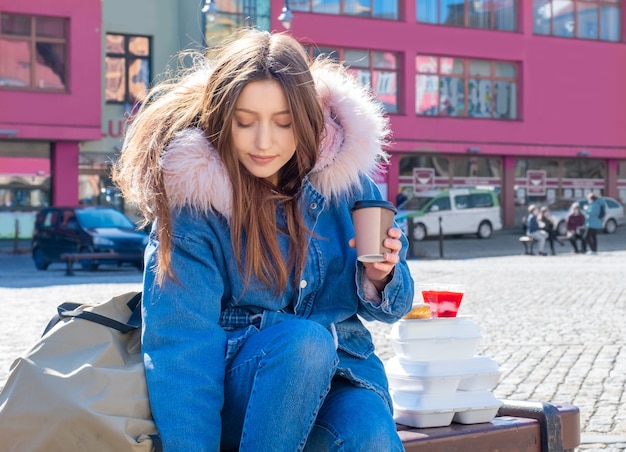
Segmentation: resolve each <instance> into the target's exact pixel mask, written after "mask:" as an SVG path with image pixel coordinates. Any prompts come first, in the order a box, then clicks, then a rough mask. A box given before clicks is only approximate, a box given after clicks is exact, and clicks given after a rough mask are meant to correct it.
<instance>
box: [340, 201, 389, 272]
mask: <svg viewBox="0 0 626 452" xmlns="http://www.w3.org/2000/svg"><path fill="white" fill-rule="evenodd" d="M351 213H352V222H353V224H354V238H355V239H356V252H357V256H358V257H357V259H358V260H360V261H361V262H383V261H384V258H383V253H386V252H390V251H391V250H390V249H389V248H385V247H384V246H383V241H384V240H385V239H386V238H387V231H389V228H391V227H392V226H393V217H394V215H395V214H396V208H395V207H394V205H393V204H392V203H391V202H389V201H379V200H364V201H357V202H355V203H354V206H353V207H352V209H351Z"/></svg>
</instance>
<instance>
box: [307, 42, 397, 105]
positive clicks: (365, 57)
mask: <svg viewBox="0 0 626 452" xmlns="http://www.w3.org/2000/svg"><path fill="white" fill-rule="evenodd" d="M308 50H309V52H310V53H311V57H313V58H315V57H317V56H318V55H327V56H329V57H331V58H333V59H336V60H337V61H341V62H343V64H345V65H346V66H347V67H348V72H349V73H351V74H352V75H354V76H355V77H356V79H357V80H358V81H359V82H361V84H363V85H365V86H367V87H368V88H369V89H370V90H371V91H372V93H373V94H374V95H375V96H376V98H377V99H378V100H379V101H380V102H381V103H382V104H383V106H384V108H385V111H386V112H387V113H398V112H399V108H400V107H399V98H400V96H399V93H398V87H399V86H400V85H399V83H398V81H399V67H398V55H397V54H396V53H394V52H385V51H375V50H359V49H335V48H328V47H326V48H317V47H315V48H313V47H309V48H308Z"/></svg>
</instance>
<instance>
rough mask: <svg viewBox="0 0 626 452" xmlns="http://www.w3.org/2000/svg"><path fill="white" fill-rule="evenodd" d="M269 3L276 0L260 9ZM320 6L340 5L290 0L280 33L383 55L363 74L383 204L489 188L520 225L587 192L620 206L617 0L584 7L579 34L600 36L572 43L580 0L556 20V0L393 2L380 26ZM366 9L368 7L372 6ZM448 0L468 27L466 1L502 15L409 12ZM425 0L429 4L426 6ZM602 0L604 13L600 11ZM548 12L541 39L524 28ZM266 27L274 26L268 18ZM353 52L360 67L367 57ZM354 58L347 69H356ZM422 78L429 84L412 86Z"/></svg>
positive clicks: (622, 153)
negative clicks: (567, 27)
mask: <svg viewBox="0 0 626 452" xmlns="http://www.w3.org/2000/svg"><path fill="white" fill-rule="evenodd" d="M282 3H283V2H282V0H275V1H274V2H273V7H274V8H278V7H279V6H282ZM331 3H333V4H337V6H338V7H339V8H343V10H341V9H339V10H338V11H339V12H331V13H330V14H329V13H324V14H322V13H316V12H315V11H314V9H315V8H316V6H315V3H314V2H307V1H298V2H293V1H292V2H290V4H291V5H292V10H294V11H293V12H294V20H293V24H292V28H291V32H292V34H293V35H294V36H296V37H297V38H299V39H301V40H302V42H303V43H305V44H306V43H310V44H311V45H312V46H313V45H314V46H316V47H317V48H320V49H322V50H323V49H325V48H330V49H338V51H339V52H340V55H341V56H342V57H343V56H345V57H346V59H348V58H347V57H348V55H359V52H358V50H366V51H368V52H369V56H370V57H371V58H372V59H375V57H376V54H377V53H378V54H380V53H382V54H383V55H392V58H393V59H395V62H394V63H392V64H391V65H384V64H383V65H380V64H379V65H378V67H380V68H381V70H380V71H378V72H380V74H379V78H378V80H376V77H375V73H376V72H377V69H376V63H375V62H374V63H370V69H371V70H370V72H371V73H370V75H369V76H368V77H369V79H368V81H369V82H370V84H371V85H372V86H373V89H374V91H376V92H377V93H378V95H379V98H381V100H383V102H384V103H385V105H387V101H386V100H385V97H391V99H392V100H391V104H392V105H391V109H390V111H389V117H390V119H391V127H392V131H393V144H392V145H391V146H390V147H389V149H388V151H389V153H390V155H391V161H390V166H389V171H388V173H387V174H386V175H384V176H382V177H381V181H380V182H381V185H382V186H383V187H385V188H386V190H387V196H388V197H389V199H390V200H395V199H396V195H397V194H398V193H400V192H404V194H405V195H408V196H411V195H412V194H414V193H416V192H418V191H421V190H426V189H443V188H446V187H461V186H489V187H492V188H494V189H495V190H498V191H499V192H500V199H501V204H502V213H503V220H504V224H505V226H509V227H510V226H514V225H515V224H519V221H520V218H521V216H522V215H523V213H524V212H525V211H526V207H527V206H528V204H530V203H537V204H549V203H550V202H551V201H553V200H557V199H561V198H578V197H582V196H584V195H585V194H586V193H587V192H589V191H594V192H596V193H599V194H602V195H605V196H611V197H614V198H617V199H619V200H620V201H621V202H622V203H626V127H624V125H625V124H626V108H625V107H624V99H626V84H624V80H626V63H625V61H626V45H625V44H624V33H623V29H624V26H623V24H624V18H625V14H624V13H625V11H624V8H623V5H622V2H621V1H619V2H611V5H607V4H606V2H600V1H595V2H594V5H595V6H597V7H598V9H597V11H600V10H601V11H602V12H601V13H596V16H594V17H596V18H597V20H598V22H597V26H596V25H594V24H591V25H592V26H591V27H587V28H586V29H589V30H590V31H588V33H589V34H590V35H589V36H600V35H597V33H598V32H597V28H600V26H602V27H604V28H603V29H601V32H600V33H601V34H602V36H604V37H605V38H606V36H607V34H608V36H609V38H606V39H605V40H602V39H599V38H598V39H593V38H590V37H589V36H587V37H583V34H582V31H580V30H583V28H582V27H583V25H585V23H584V22H583V20H582V19H581V17H583V16H582V13H583V10H582V8H583V6H585V7H586V6H587V5H582V6H581V2H580V1H577V2H569V3H572V5H574V4H576V5H575V6H576V8H578V9H577V10H575V11H573V12H569V13H568V14H569V16H566V15H565V14H566V12H564V11H557V10H556V8H557V6H558V5H557V4H558V2H550V1H544V2H537V1H535V2H532V1H517V2H516V1H513V0H506V1H503V0H491V1H483V2H468V1H465V2H463V0H458V1H455V2H443V1H439V2H437V1H420V0H404V1H402V0H401V1H400V2H399V3H398V6H397V18H396V19H391V20H390V19H383V18H376V17H372V16H371V15H370V17H367V16H368V11H365V14H361V13H359V12H355V11H354V10H350V6H349V5H350V2H347V1H336V2H330V1H329V2H328V4H331ZM368 3H369V2H368ZM378 3H380V2H371V5H372V7H373V8H375V7H376V5H377V4H378ZM384 3H385V2H383V4H384ZM389 3H395V2H389ZM449 3H455V4H456V6H459V7H463V6H464V7H465V8H466V14H465V17H466V20H470V21H471V20H472V17H471V16H470V9H471V8H477V5H482V7H483V8H484V11H483V13H484V12H485V11H486V10H488V9H489V8H491V10H492V13H490V14H488V13H485V14H483V16H482V17H487V18H491V20H494V18H495V19H496V20H497V19H498V18H499V19H502V17H505V16H502V15H500V16H498V14H499V13H502V14H509V15H508V16H507V17H508V19H509V20H513V21H514V22H511V28H512V30H510V31H501V30H496V29H488V28H475V27H471V26H468V23H469V22H466V23H465V26H463V24H462V23H461V24H460V25H459V23H458V22H457V23H455V24H454V25H449V24H444V23H441V22H440V23H439V24H436V23H435V24H433V23H425V21H424V20H421V21H419V20H418V17H422V18H423V17H424V15H426V14H431V15H432V17H435V20H433V22H437V21H436V18H437V16H436V14H437V13H439V14H440V15H441V14H443V13H442V8H443V7H444V4H449ZM560 3H564V2H560ZM541 4H546V5H548V6H547V7H545V8H549V7H550V6H553V9H552V10H546V11H548V13H547V16H546V14H544V16H539V14H542V13H543V11H538V10H537V8H538V6H541ZM428 5H430V6H431V7H432V5H435V6H434V8H437V5H438V6H439V8H440V9H439V10H438V11H437V10H436V9H432V8H431V11H425V10H427V9H428V7H427V6H428ZM533 5H534V7H533ZM605 7H606V8H609V7H610V8H611V10H610V11H609V12H608V13H607V12H606V11H605V10H604V9H602V8H605ZM420 8H422V9H421V10H419V9H420ZM307 9H308V10H309V11H308V12H306V10H307ZM505 9H507V11H508V12H505V11H504V10H505ZM497 10H499V11H497ZM327 11H331V10H330V9H329V10H327ZM342 11H343V12H342ZM511 11H513V13H511ZM475 13H476V10H475V9H474V10H473V12H472V14H475ZM609 13H610V14H611V15H612V16H611V19H612V20H613V22H612V25H611V27H612V28H610V29H609V27H608V26H607V25H606V21H605V22H602V23H600V20H605V19H606V17H607V14H609ZM511 14H512V15H511ZM550 14H551V15H552V17H553V18H554V19H553V20H552V24H553V25H552V26H553V27H554V28H553V29H552V30H554V31H553V32H552V33H553V34H552V35H550V34H545V33H549V31H548V32H546V31H545V30H544V31H543V32H542V31H540V29H539V28H538V25H537V23H538V18H539V17H548V19H549V17H550ZM557 14H560V18H561V19H563V18H566V17H569V18H570V22H568V23H572V24H574V26H575V27H576V26H578V28H577V29H576V30H574V32H573V33H575V35H574V36H572V37H566V36H559V33H561V32H560V31H558V30H557V25H558V20H557V19H559V16H557ZM572 14H574V15H573V16H572ZM576 14H577V15H576ZM359 15H364V16H366V17H358V16H359ZM372 15H373V13H372ZM383 15H384V13H383ZM598 15H600V17H599V18H598ZM274 16H275V15H273V17H274ZM468 17H469V19H468ZM572 17H573V18H574V19H571V18H572ZM511 18H513V19H511ZM448 19H450V16H449V17H448ZM274 20H275V19H274ZM461 20H462V17H461ZM546 23H547V24H548V26H549V25H550V22H546ZM273 25H274V28H275V29H284V28H283V27H282V26H281V24H280V22H279V21H277V20H275V23H274V24H273ZM593 26H596V27H597V28H596V35H592V33H594V31H593ZM616 27H617V28H616ZM548 30H551V29H548ZM539 33H544V34H539ZM578 33H580V35H578ZM607 39H610V40H607ZM361 55H362V60H361V61H365V62H366V63H367V61H366V59H367V56H368V55H367V54H365V53H362V54H361ZM355 61H357V62H356V63H355V66H359V65H360V64H361V63H360V62H358V60H355ZM365 66H367V64H365ZM366 70H367V69H366ZM490 70H491V73H490V72H489V71H490ZM385 71H387V75H389V74H391V77H390V78H391V81H392V82H393V83H392V86H389V83H387V86H386V87H385V86H379V85H382V83H381V79H382V78H383V77H382V75H381V74H383V75H384V73H385ZM498 71H499V72H500V73H498ZM481 77H483V78H485V79H486V80H484V84H485V86H486V88H487V89H486V91H484V90H483V91H482V92H481V91H480V89H476V87H475V86H473V85H472V84H473V83H474V82H476V81H478V83H477V84H476V83H474V84H475V85H476V86H479V88H480V84H481V83H483V82H482V81H480V80H477V79H480V78H481ZM428 82H432V84H433V85H434V86H431V87H430V88H424V86H425V83H428ZM447 85H450V86H453V87H454V89H449V87H448V88H445V87H446V86H447ZM444 88H445V89H447V91H446V90H445V89H444ZM385 90H386V92H385ZM446 94H447V97H448V99H446ZM394 97H395V99H394ZM473 97H474V98H473ZM481 98H482V99H483V100H485V99H486V102H487V103H489V102H490V106H489V105H488V106H487V109H486V110H485V112H486V113H485V114H482V113H479V112H477V110H476V107H479V108H480V102H481ZM450 103H452V105H450ZM429 108H430V109H429ZM489 108H491V110H489ZM447 109H449V111H448V110H447ZM472 109H473V111H472ZM394 110H395V111H394Z"/></svg>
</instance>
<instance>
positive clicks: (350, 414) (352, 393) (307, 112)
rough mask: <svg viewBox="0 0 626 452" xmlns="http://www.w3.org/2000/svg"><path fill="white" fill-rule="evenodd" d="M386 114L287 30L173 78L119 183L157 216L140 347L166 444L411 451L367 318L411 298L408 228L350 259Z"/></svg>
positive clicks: (130, 148) (399, 310)
mask: <svg viewBox="0 0 626 452" xmlns="http://www.w3.org/2000/svg"><path fill="white" fill-rule="evenodd" d="M387 134H388V121H387V119H386V117H385V116H384V114H383V110H382V107H381V105H380V103H379V102H378V101H376V99H375V98H374V97H373V96H372V94H371V93H370V92H369V91H368V90H367V88H366V87H364V86H362V85H360V84H359V83H358V82H357V81H356V80H355V79H354V78H353V77H351V76H350V75H349V74H348V73H347V71H346V70H345V68H344V67H343V66H341V65H339V64H338V63H333V62H332V61H330V60H329V59H322V58H319V59H317V60H315V61H311V60H309V58H308V56H307V54H306V52H305V51H304V49H303V47H302V46H301V45H300V44H299V43H298V42H297V41H296V40H295V39H293V38H292V37H290V36H289V35H288V34H284V33H276V34H271V33H269V32H263V31H258V30H252V29H250V30H242V31H240V32H239V33H238V34H237V36H236V37H235V38H234V39H231V40H228V41H227V42H226V43H225V44H224V46H223V47H221V49H220V52H219V53H218V54H217V56H216V59H215V60H213V61H210V62H209V61H206V60H205V57H204V56H200V57H198V61H197V67H194V68H193V69H192V71H191V72H189V73H188V74H186V75H183V77H182V78H180V79H179V80H177V79H175V80H173V81H171V82H167V81H166V82H162V83H161V84H158V85H156V86H155V87H154V88H153V90H152V91H151V92H150V93H149V95H148V98H147V100H146V102H144V104H143V105H142V107H141V109H140V111H139V112H138V113H137V115H136V116H135V117H133V118H132V122H131V123H130V125H129V128H128V130H127V132H126V136H125V139H124V145H123V148H122V151H121V156H120V158H119V160H118V162H117V164H116V167H115V176H114V177H115V180H116V182H117V183H118V185H119V186H120V187H121V189H122V192H123V194H124V195H125V196H126V197H127V201H132V202H135V203H136V205H138V206H139V207H140V208H141V211H142V214H143V215H144V217H145V218H146V221H153V227H152V231H151V234H150V242H149V244H148V246H147V248H146V266H145V269H146V270H145V273H144V282H143V302H142V307H143V311H142V315H143V325H144V326H143V333H142V352H143V355H144V364H145V368H146V379H147V384H148V393H149V396H150V406H151V410H152V414H153V417H154V421H155V424H156V426H157V429H158V431H159V435H160V436H161V439H162V442H163V449H164V450H165V451H193V452H202V451H217V450H233V451H241V452H245V451H248V452H249V451H254V452H264V451H266V452H276V451H285V452H294V451H303V450H306V451H320V450H338V449H339V450H346V451H356V450H359V451H371V452H377V451H382V450H384V451H386V452H387V451H401V450H403V446H402V442H401V440H400V438H399V436H398V434H397V432H396V426H395V422H394V420H393V417H392V409H393V405H392V400H391V397H390V393H389V390H388V382H387V377H386V374H385V370H384V366H383V363H382V362H381V360H380V359H379V358H378V356H377V355H376V353H375V352H374V345H373V343H372V337H371V334H370V333H369V331H368V330H367V328H366V327H365V325H364V324H363V323H362V321H361V319H365V320H368V321H381V322H386V323H393V322H395V321H397V320H399V319H400V318H402V316H404V315H405V314H407V313H408V312H409V311H410V309H411V305H412V301H413V279H412V277H411V274H410V271H409V268H408V265H407V262H406V251H407V247H408V243H407V239H406V237H405V236H404V235H403V234H402V233H401V231H400V230H399V229H398V227H397V225H395V226H394V227H392V228H390V229H389V230H388V231H387V233H386V237H385V238H384V241H383V246H385V247H387V248H388V249H389V250H390V251H389V252H386V253H384V254H383V260H382V262H376V263H362V262H359V261H357V259H356V258H357V256H356V251H355V250H354V245H355V241H354V227H353V223H352V219H351V215H350V209H351V208H352V206H353V205H354V203H355V202H356V201H359V200H366V199H374V200H381V199H382V195H381V193H380V191H379V189H378V187H377V186H376V184H375V183H374V181H373V179H372V177H371V176H372V175H374V174H376V172H378V171H380V169H381V165H382V164H383V162H384V161H386V159H387V157H386V153H385V152H384V151H383V150H382V144H384V143H385V142H386V137H387Z"/></svg>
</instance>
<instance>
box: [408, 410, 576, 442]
mask: <svg viewBox="0 0 626 452" xmlns="http://www.w3.org/2000/svg"><path fill="white" fill-rule="evenodd" d="M502 402H503V403H504V404H503V405H502V407H501V408H500V410H499V411H498V415H497V416H496V417H495V418H494V419H493V420H492V421H491V422H486V423H481V424H470V425H464V424H457V423H454V422H453V423H452V424H450V425H449V426H447V427H435V428H413V427H407V426H405V425H399V424H398V425H397V430H398V435H400V438H401V439H402V443H403V445H404V448H405V450H406V451H407V452H441V451H444V450H445V451H446V452H486V451H496V450H497V451H498V452H513V451H515V452H519V451H525V452H564V451H573V450H574V449H575V448H576V447H578V446H579V445H580V411H579V409H578V407H576V406H574V405H567V404H550V403H541V402H518V401H512V400H503V401H502Z"/></svg>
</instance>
